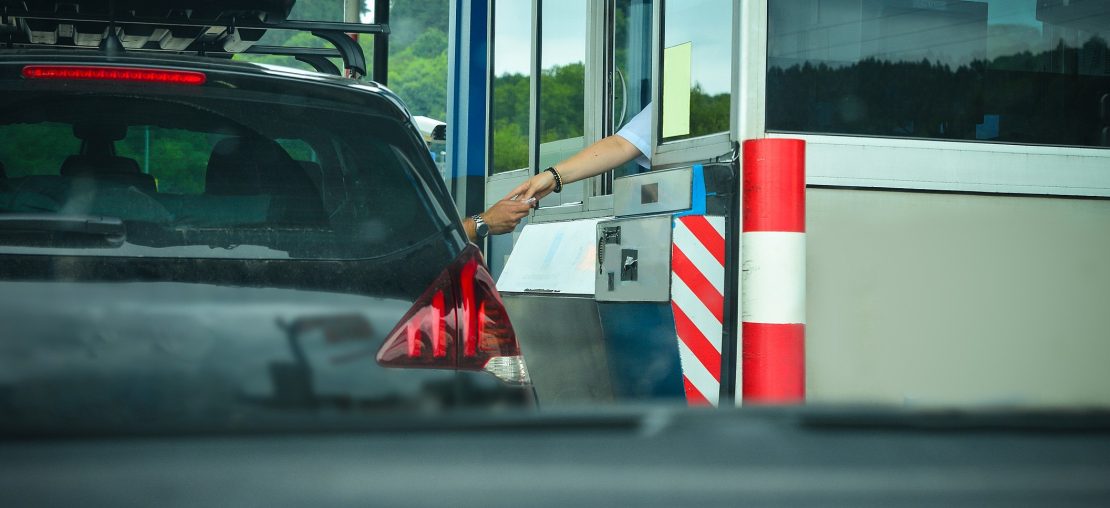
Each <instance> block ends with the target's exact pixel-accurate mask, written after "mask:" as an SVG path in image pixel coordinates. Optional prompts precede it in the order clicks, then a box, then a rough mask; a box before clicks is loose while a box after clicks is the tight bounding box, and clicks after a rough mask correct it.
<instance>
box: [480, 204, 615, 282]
mask: <svg viewBox="0 0 1110 508" xmlns="http://www.w3.org/2000/svg"><path fill="white" fill-rule="evenodd" d="M600 220H601V219H579V220H573V221H567V222H549V223H545V224H528V225H527V226H524V230H523V231H521V233H520V238H519V239H517V242H516V245H515V246H514V247H513V252H512V254H510V255H509V260H508V262H507V263H505V269H504V270H502V272H501V277H500V278H499V279H497V289H498V290H499V291H501V292H504V293H559V294H573V295H592V294H594V270H596V269H597V223H598V221H600Z"/></svg>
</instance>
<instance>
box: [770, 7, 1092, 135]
mask: <svg viewBox="0 0 1110 508" xmlns="http://www.w3.org/2000/svg"><path fill="white" fill-rule="evenodd" d="M769 15H770V20H769V21H770V26H769V40H768V73H767V126H768V128H769V129H774V130H780V131H801V132H819V133H838V134H862V135H878V136H897V137H917V138H937V139H954V140H981V141H1001V142H1015V143H1039V144H1055V145H1078V146H1110V142H1108V140H1107V133H1108V131H1110V127H1108V125H1110V119H1108V118H1107V117H1106V115H1107V113H1106V112H1104V111H1105V108H1107V107H1110V106H1108V104H1107V103H1108V102H1110V50H1108V47H1107V39H1108V38H1110V2H1043V1H1042V2H1038V1H1036V0H1020V1H1018V0H990V1H978V2H970V1H930V2H920V1H909V0H886V1H875V2H863V3H861V2H859V1H854V0H853V1H848V0H820V1H818V0H804V1H796V2H772V3H771V4H770V10H769ZM1100 111H1101V113H1100Z"/></svg>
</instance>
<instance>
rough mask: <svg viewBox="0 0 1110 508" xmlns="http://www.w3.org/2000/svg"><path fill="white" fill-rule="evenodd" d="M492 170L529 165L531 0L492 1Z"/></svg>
mask: <svg viewBox="0 0 1110 508" xmlns="http://www.w3.org/2000/svg"><path fill="white" fill-rule="evenodd" d="M493 5H494V11H493V20H494V21H493V87H492V88H493V105H492V112H491V118H492V120H491V124H492V127H491V128H492V129H493V153H492V154H491V157H490V158H491V159H492V162H491V166H492V167H493V173H501V172H503V171H512V170H514V169H521V168H526V167H528V104H529V98H528V97H529V96H528V94H529V80H530V78H531V72H529V65H530V64H531V55H530V51H529V48H531V31H532V24H531V23H530V22H529V20H531V19H532V4H531V2H520V1H519V0H506V1H496V2H494V4H493Z"/></svg>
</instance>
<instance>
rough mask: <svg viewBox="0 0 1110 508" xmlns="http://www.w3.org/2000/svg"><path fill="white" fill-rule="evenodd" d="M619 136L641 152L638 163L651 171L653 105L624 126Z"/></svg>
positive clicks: (648, 106) (618, 132)
mask: <svg viewBox="0 0 1110 508" xmlns="http://www.w3.org/2000/svg"><path fill="white" fill-rule="evenodd" d="M617 135H618V136H620V137H622V138H624V139H625V140H627V141H628V142H629V143H632V146H635V147H636V149H638V150H640V156H639V157H636V163H637V164H639V165H641V166H643V167H645V168H647V169H651V103H648V105H647V107H645V108H644V109H642V110H640V112H639V113H636V116H634V117H632V120H629V121H628V123H626V124H624V127H621V130H619V131H617Z"/></svg>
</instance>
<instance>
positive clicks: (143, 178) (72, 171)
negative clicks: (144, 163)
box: [61, 155, 157, 192]
mask: <svg viewBox="0 0 1110 508" xmlns="http://www.w3.org/2000/svg"><path fill="white" fill-rule="evenodd" d="M61 173H62V176H68V177H80V178H92V179H95V180H100V181H107V182H115V183H119V184H123V185H128V186H132V187H136V188H138V189H139V190H144V191H147V192H155V191H156V190H157V184H156V182H155V181H154V177H153V176H150V175H148V174H145V173H143V172H142V171H140V170H139V163H138V162H136V161H135V159H129V158H127V157H116V156H114V155H70V156H69V157H66V160H65V162H63V163H62V170H61Z"/></svg>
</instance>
